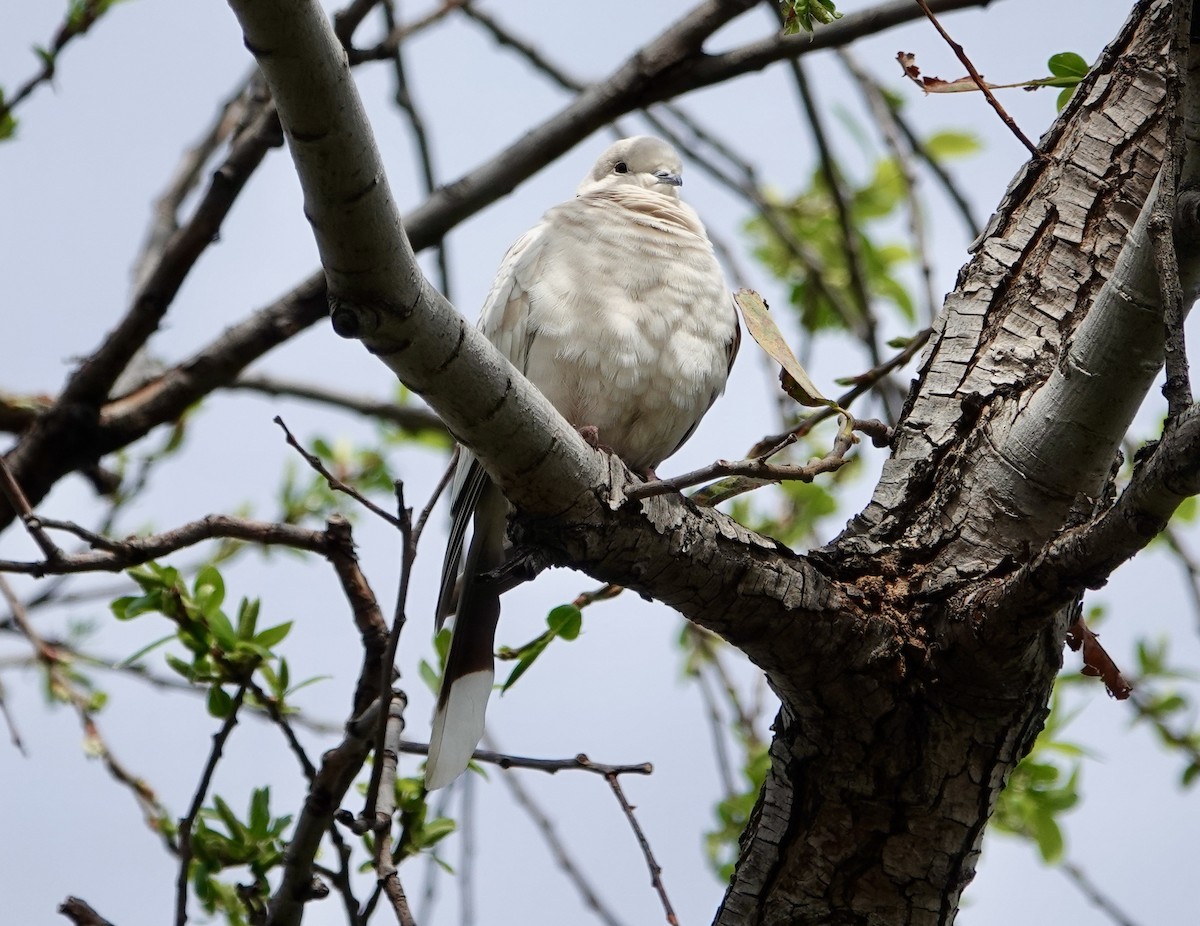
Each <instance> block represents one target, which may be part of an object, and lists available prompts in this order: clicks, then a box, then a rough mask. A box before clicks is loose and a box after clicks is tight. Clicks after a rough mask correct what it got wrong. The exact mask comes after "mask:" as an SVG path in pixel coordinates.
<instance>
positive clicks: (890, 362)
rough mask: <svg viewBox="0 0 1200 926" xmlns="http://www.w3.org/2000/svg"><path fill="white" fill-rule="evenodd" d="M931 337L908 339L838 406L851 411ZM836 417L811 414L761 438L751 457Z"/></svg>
mask: <svg viewBox="0 0 1200 926" xmlns="http://www.w3.org/2000/svg"><path fill="white" fill-rule="evenodd" d="M931 334H933V329H932V328H922V329H921V330H920V331H918V332H917V333H916V334H914V335H913V336H912V337H911V338H910V339H909V342H908V343H907V344H906V345H905V346H904V349H903V350H901V351H900V352H899V353H898V354H896V355H895V356H893V357H890V358H888V359H887V360H885V361H884V362H883V363H882V364H880V365H879V366H877V367H873V368H872V369H870V370H867V371H866V372H865V373H860V374H858V375H857V376H855V377H852V378H851V379H850V380H849V381H850V382H852V383H853V386H851V387H850V389H848V390H847V391H846V392H843V393H842V394H841V395H840V396H838V397H837V399H836V400H835V401H836V404H837V405H839V406H840V407H841V408H846V409H848V408H849V407H850V406H851V404H852V403H853V402H854V401H855V400H856V399H858V398H859V397H861V396H862V395H864V394H865V393H867V392H869V391H870V390H871V388H872V387H873V386H874V385H875V384H876V383H878V382H879V381H880V380H881V379H883V378H884V377H885V376H887V375H888V374H889V373H891V372H892V371H893V370H898V369H900V368H901V367H903V366H904V365H905V364H907V363H908V362H909V361H910V360H912V358H913V357H915V356H916V355H917V353H918V352H919V351H920V350H921V348H923V347H924V346H925V344H926V342H927V341H928V340H929V337H930V335H931ZM836 414H837V412H836V411H834V410H833V409H832V408H821V409H818V410H817V411H815V412H811V413H810V414H808V415H805V416H804V417H803V418H802V419H801V420H800V421H799V422H797V423H796V425H795V426H794V427H792V428H791V429H789V430H787V431H784V432H782V433H780V434H769V435H767V436H766V437H764V438H762V439H761V440H760V441H759V442H758V443H757V444H755V445H754V446H753V447H751V448H750V452H749V454H748V456H751V457H756V456H759V455H761V454H763V453H766V452H767V450H768V449H769V448H771V447H776V446H778V445H779V444H781V443H782V442H783V441H785V440H786V439H787V438H788V437H789V436H791V437H794V438H796V437H803V436H804V435H806V434H808V433H809V432H810V431H812V429H813V428H814V427H816V426H817V425H818V424H820V423H821V422H822V421H825V420H827V419H829V418H832V417H833V416H834V415H836Z"/></svg>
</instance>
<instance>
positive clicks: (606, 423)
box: [482, 186, 737, 471]
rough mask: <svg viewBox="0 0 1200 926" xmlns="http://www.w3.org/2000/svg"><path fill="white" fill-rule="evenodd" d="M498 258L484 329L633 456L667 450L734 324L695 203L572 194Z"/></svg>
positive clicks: (703, 403)
mask: <svg viewBox="0 0 1200 926" xmlns="http://www.w3.org/2000/svg"><path fill="white" fill-rule="evenodd" d="M508 261H509V262H511V265H512V274H511V276H510V277H509V281H510V282H506V283H504V284H501V285H503V286H507V287H508V292H506V293H497V292H495V291H493V294H492V298H490V299H489V305H488V308H489V309H490V310H491V312H490V315H491V316H493V317H488V313H485V317H484V318H483V320H482V324H483V328H484V331H485V333H487V334H488V336H489V337H492V339H493V340H495V341H497V343H498V344H500V346H501V349H502V350H505V352H506V353H508V355H509V357H510V359H512V360H513V362H514V364H515V365H516V366H517V367H518V368H519V369H521V370H522V372H524V373H525V375H526V376H527V377H528V378H529V379H530V380H531V381H532V382H533V383H534V384H535V385H536V386H537V387H538V388H539V389H541V391H542V392H543V393H544V394H545V395H546V397H547V398H548V399H549V400H550V401H551V403H553V405H554V406H555V407H556V408H557V409H558V410H559V412H560V413H561V414H562V415H563V417H565V418H566V419H567V420H568V421H569V422H571V424H573V425H575V426H576V427H584V426H593V427H595V428H596V429H597V430H598V432H599V440H600V443H601V444H603V445H605V446H607V447H610V448H611V449H612V450H614V451H615V452H616V453H617V454H618V455H619V456H620V457H621V458H622V459H623V460H624V461H625V462H626V463H627V464H628V465H629V466H630V467H631V468H633V469H635V470H639V471H642V470H645V469H646V468H649V467H654V466H657V465H658V464H659V463H660V462H661V461H662V460H664V459H665V458H666V457H668V456H670V455H671V454H672V453H673V452H674V451H675V450H676V449H678V447H679V445H680V444H682V443H683V441H684V440H686V439H687V437H688V436H689V435H690V434H691V432H692V431H693V430H694V429H695V427H696V425H697V424H698V423H699V421H700V418H701V417H702V416H703V415H704V413H705V412H706V411H707V410H708V408H709V406H710V405H711V404H712V402H713V400H714V399H715V398H716V397H717V396H718V395H719V394H720V393H721V391H722V389H723V388H724V385H725V379H726V376H727V375H728V369H729V363H730V353H729V351H730V344H731V343H732V342H733V340H734V338H735V329H736V326H737V321H736V314H735V311H734V308H733V303H732V299H731V296H730V293H729V289H728V287H727V286H726V284H725V279H724V276H723V274H722V273H721V269H720V266H719V265H718V263H717V261H716V258H715V256H714V255H713V251H712V245H711V244H710V243H709V241H708V237H707V235H706V234H705V231H704V226H703V225H702V224H701V222H700V219H699V217H698V216H697V215H696V213H695V211H694V210H693V209H692V208H691V207H690V206H688V205H687V204H686V203H684V202H682V201H680V200H678V199H675V198H674V197H666V196H662V195H659V194H656V193H654V192H651V191H648V190H644V189H641V188H639V187H634V186H626V187H617V188H610V189H604V190H598V191H595V192H591V193H583V194H581V195H579V196H578V197H576V198H575V199H574V200H572V201H570V202H567V203H564V204H562V205H560V206H556V207H554V208H552V209H551V210H549V211H548V212H547V213H546V215H545V217H544V218H543V220H542V222H541V224H540V225H538V226H537V227H535V228H534V229H532V230H531V231H530V232H529V233H528V234H527V235H526V236H525V237H524V238H522V239H521V240H520V241H519V242H517V244H516V245H514V247H513V249H512V251H511V252H510V253H509V257H508ZM497 282H498V283H499V282H500V281H499V280H498V281H497ZM520 316H523V317H520ZM515 338H519V339H521V341H520V342H519V343H518V342H514V340H513V339H515ZM506 340H507V341H508V343H507V344H506V343H504V341H506Z"/></svg>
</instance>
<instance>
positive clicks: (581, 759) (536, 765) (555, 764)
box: [400, 740, 654, 775]
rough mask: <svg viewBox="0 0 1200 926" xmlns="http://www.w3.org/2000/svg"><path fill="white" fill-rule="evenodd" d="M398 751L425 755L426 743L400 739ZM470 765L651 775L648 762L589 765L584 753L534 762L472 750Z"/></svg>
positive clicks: (541, 770) (602, 773) (544, 770)
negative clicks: (473, 763)
mask: <svg viewBox="0 0 1200 926" xmlns="http://www.w3.org/2000/svg"><path fill="white" fill-rule="evenodd" d="M400 751H401V752H404V753H408V754H410V755H414V756H426V755H429V745H428V744H427V743H417V742H414V741H412V740H401V742H400ZM471 760H472V761H474V762H486V763H488V764H489V765H495V766H498V767H499V768H502V769H514V768H526V769H532V770H533V771H536V772H547V773H549V774H551V775H553V774H555V773H556V772H569V771H581V772H592V773H593V774H596V775H653V774H654V766H653V765H652V764H650V763H649V762H639V763H637V764H636V765H605V764H603V763H600V762H593V761H592V760H591V759H589V758H588V757H587V756H586V755H585V754H584V753H582V752H581V753H579V755H577V756H573V757H572V758H570V759H534V758H530V757H529V756H514V755H509V754H508V753H505V752H495V751H494V750H491V749H476V750H475V751H474V752H473V753H471Z"/></svg>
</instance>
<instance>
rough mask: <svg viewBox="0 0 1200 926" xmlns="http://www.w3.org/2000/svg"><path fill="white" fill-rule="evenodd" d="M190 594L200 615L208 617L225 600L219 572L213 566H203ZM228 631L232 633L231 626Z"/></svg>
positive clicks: (222, 581) (223, 583)
mask: <svg viewBox="0 0 1200 926" xmlns="http://www.w3.org/2000/svg"><path fill="white" fill-rule="evenodd" d="M192 594H193V596H194V597H195V599H196V606H197V607H199V608H200V613H202V614H203V615H204V616H205V617H210V616H211V612H213V611H215V610H216V609H217V608H219V607H220V606H221V602H223V601H224V600H225V580H224V579H223V578H221V573H220V571H219V570H218V569H217V568H216V567H215V566H205V567H204V568H203V569H201V570H200V571H199V572H198V573H196V582H195V584H194V585H193V593H192ZM226 622H228V618H226ZM229 629H230V632H231V633H232V631H233V625H232V624H231V625H230V628H229Z"/></svg>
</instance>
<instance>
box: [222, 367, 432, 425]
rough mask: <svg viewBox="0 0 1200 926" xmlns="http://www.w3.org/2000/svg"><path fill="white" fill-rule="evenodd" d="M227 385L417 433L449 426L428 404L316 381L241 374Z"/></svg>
mask: <svg viewBox="0 0 1200 926" xmlns="http://www.w3.org/2000/svg"><path fill="white" fill-rule="evenodd" d="M224 388H225V389H229V390H231V391H235V392H257V393H261V394H262V395H272V396H284V397H288V398H296V399H307V400H309V401H311V402H318V403H320V404H323V405H331V406H333V407H334V408H343V409H345V410H347V411H352V412H356V413H357V414H359V415H364V416H366V417H368V418H374V419H377V420H379V421H384V422H387V423H388V424H394V425H395V426H396V427H398V428H400V429H401V430H402V431H405V432H406V433H409V434H413V435H434V434H446V426H445V425H444V424H442V419H441V418H439V417H438V416H437V415H436V414H434V413H433V412H431V411H430V410H429V409H428V408H421V407H417V406H411V405H397V404H396V403H395V402H387V401H380V400H378V399H372V398H368V397H366V396H352V395H346V394H345V393H341V392H335V391H334V390H332V389H327V388H325V387H323V386H319V385H317V384H315V383H301V382H293V381H290V380H282V379H275V378H274V377H267V376H241V377H238V378H237V379H235V380H234V381H233V382H231V383H227V384H226V385H225V386H224Z"/></svg>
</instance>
